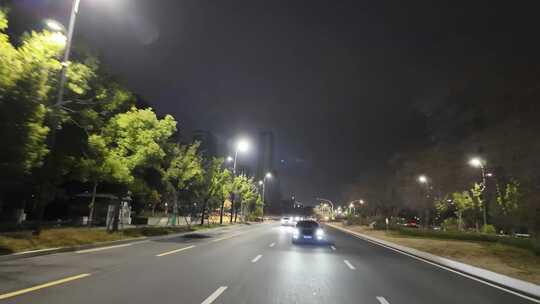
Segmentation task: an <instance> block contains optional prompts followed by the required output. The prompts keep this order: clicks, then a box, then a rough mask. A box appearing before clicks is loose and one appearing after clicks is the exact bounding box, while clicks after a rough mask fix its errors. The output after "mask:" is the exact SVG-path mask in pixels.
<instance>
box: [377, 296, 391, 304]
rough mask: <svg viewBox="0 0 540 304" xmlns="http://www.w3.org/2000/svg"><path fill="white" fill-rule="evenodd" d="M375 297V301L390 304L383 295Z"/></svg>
mask: <svg viewBox="0 0 540 304" xmlns="http://www.w3.org/2000/svg"><path fill="white" fill-rule="evenodd" d="M376 298H377V301H379V303H381V304H390V302H388V301H386V299H385V298H384V297H376Z"/></svg>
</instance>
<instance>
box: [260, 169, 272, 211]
mask: <svg viewBox="0 0 540 304" xmlns="http://www.w3.org/2000/svg"><path fill="white" fill-rule="evenodd" d="M269 178H272V173H270V172H267V173H266V174H265V175H264V177H263V179H262V180H261V181H259V185H261V186H262V201H263V206H264V204H266V200H265V197H264V194H265V192H266V191H265V189H266V180H267V179H269Z"/></svg>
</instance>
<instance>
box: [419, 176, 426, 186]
mask: <svg viewBox="0 0 540 304" xmlns="http://www.w3.org/2000/svg"><path fill="white" fill-rule="evenodd" d="M418 182H419V183H422V184H425V183H427V182H428V179H427V177H426V176H425V175H420V176H419V177H418Z"/></svg>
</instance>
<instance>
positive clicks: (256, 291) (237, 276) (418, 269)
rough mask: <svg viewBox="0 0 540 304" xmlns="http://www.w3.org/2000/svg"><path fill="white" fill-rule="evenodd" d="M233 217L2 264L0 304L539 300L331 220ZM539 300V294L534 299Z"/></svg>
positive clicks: (517, 303)
mask: <svg viewBox="0 0 540 304" xmlns="http://www.w3.org/2000/svg"><path fill="white" fill-rule="evenodd" d="M326 233H327V234H328V236H329V237H330V238H331V239H332V241H333V243H332V244H328V245H325V246H298V245H292V244H291V235H290V234H291V230H290V228H286V227H281V226H279V225H277V224H259V225H252V226H236V227H228V228H225V229H217V230H212V231H208V232H205V233H204V234H203V233H201V234H203V235H195V237H190V238H186V237H174V238H169V239H162V240H146V241H140V242H135V243H131V244H123V245H118V246H113V247H108V248H107V247H106V248H99V249H91V250H85V251H80V252H71V253H61V254H53V255H46V256H40V257H34V258H26V259H19V260H13V261H8V262H2V263H0V303H28V304H30V303H92V304H95V303H131V304H137V303H145V304H148V303H159V304H167V303H175V304H179V303H182V304H184V303H186V304H189V303H194V304H200V303H203V304H210V303H235V304H240V303H250V304H264V303H373V304H380V303H382V304H386V303H391V304H405V303H410V304H412V303H414V304H418V303H430V304H432V303H441V304H442V303H475V304H481V303H486V304H487V303H490V304H492V303H501V304H502V303H504V304H510V303H512V304H520V303H535V300H534V299H527V298H526V297H523V296H520V295H519V294H515V293H512V292H509V291H506V290H503V289H500V288H498V287H494V286H491V285H489V284H486V283H484V282H482V281H479V280H475V279H471V278H468V277H466V276H463V275H461V274H459V273H455V272H451V271H448V270H445V269H441V268H439V267H436V266H434V265H431V264H428V263H425V262H423V261H419V260H417V259H414V258H411V257H409V256H406V255H402V254H400V253H398V252H395V251H392V250H389V249H387V248H384V247H380V246H378V245H375V244H372V243H369V242H366V241H363V240H360V239H358V238H355V237H354V236H350V235H348V234H345V233H343V232H340V231H337V230H334V229H332V228H327V229H326ZM536 303H540V301H536Z"/></svg>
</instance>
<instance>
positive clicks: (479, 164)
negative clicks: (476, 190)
mask: <svg viewBox="0 0 540 304" xmlns="http://www.w3.org/2000/svg"><path fill="white" fill-rule="evenodd" d="M469 165H471V166H472V167H475V168H480V172H481V175H482V181H481V182H480V195H482V194H483V193H484V190H486V162H485V161H484V160H483V159H481V158H479V157H473V158H471V159H470V160H469ZM488 174H489V175H490V176H492V174H491V173H488ZM486 205H487V204H486V202H483V203H482V217H483V221H484V226H486V225H487V210H486V207H487V206H486Z"/></svg>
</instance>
